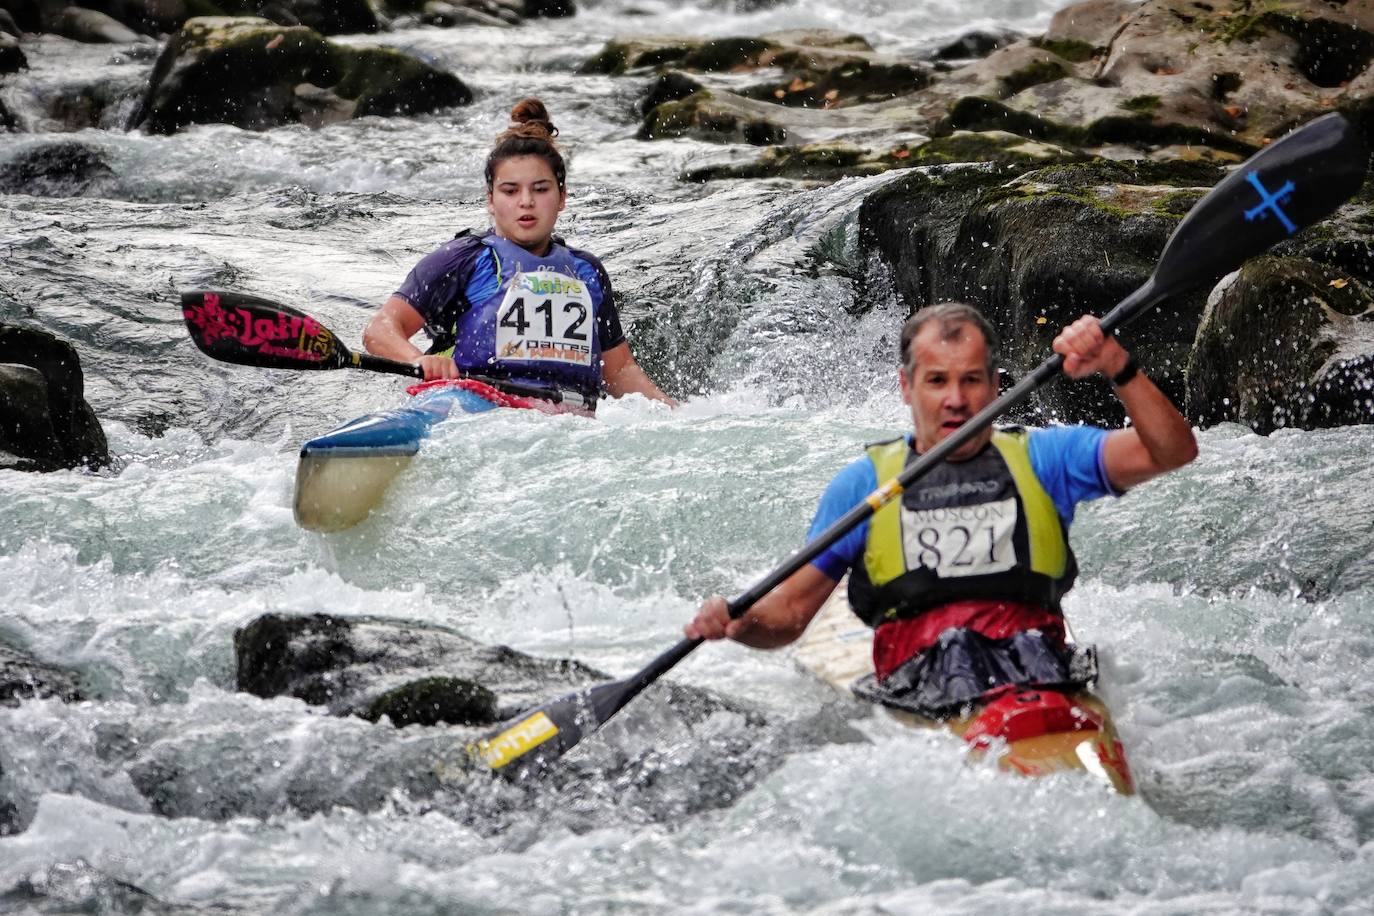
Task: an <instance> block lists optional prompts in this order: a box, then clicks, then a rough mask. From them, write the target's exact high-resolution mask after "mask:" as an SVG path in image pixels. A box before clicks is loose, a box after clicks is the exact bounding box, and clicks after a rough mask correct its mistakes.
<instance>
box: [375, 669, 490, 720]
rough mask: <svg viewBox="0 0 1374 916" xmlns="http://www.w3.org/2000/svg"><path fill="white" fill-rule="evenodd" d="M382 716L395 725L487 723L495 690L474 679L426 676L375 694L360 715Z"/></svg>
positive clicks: (376, 717) (378, 717)
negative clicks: (377, 694)
mask: <svg viewBox="0 0 1374 916" xmlns="http://www.w3.org/2000/svg"><path fill="white" fill-rule="evenodd" d="M382 716H386V717H387V718H389V719H390V720H391V724H392V725H395V726H396V727H397V728H404V727H405V726H407V725H438V724H440V723H446V724H449V725H490V724H493V723H495V722H496V694H494V693H492V692H491V691H490V690H488V689H487V688H486V687H483V686H482V685H481V684H478V683H476V682H474V681H467V680H463V679H462V678H456V677H427V678H421V679H420V680H417V681H411V682H410V683H408V684H403V685H401V686H400V687H396V688H394V689H392V690H388V691H387V692H386V693H384V694H382V695H381V696H379V697H378V698H377V699H376V700H374V701H373V702H372V705H371V706H369V707H368V709H367V712H366V713H365V714H364V715H363V718H365V719H369V720H371V721H373V722H376V721H377V720H378V719H380V718H381V717H382Z"/></svg>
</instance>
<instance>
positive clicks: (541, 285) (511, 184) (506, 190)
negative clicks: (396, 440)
mask: <svg viewBox="0 0 1374 916" xmlns="http://www.w3.org/2000/svg"><path fill="white" fill-rule="evenodd" d="M511 120H512V121H513V122H514V123H513V124H512V125H511V126H510V128H509V129H507V130H505V131H504V132H502V133H501V134H500V135H499V136H498V137H497V138H496V146H495V147H494V148H493V149H492V151H491V153H490V154H489V155H488V156H487V166H486V181H487V209H488V211H489V212H490V213H491V217H492V228H491V229H489V230H487V231H485V232H480V233H479V232H472V231H470V230H468V231H464V232H460V233H459V234H458V236H457V237H456V238H454V239H453V240H452V241H450V242H448V243H447V244H445V245H443V246H442V247H440V248H439V249H438V250H436V251H434V252H432V253H431V254H429V255H427V256H426V257H424V258H423V259H421V261H420V262H419V263H418V264H417V265H415V267H414V269H413V270H411V271H410V273H409V274H408V275H407V276H406V278H405V282H403V283H402V284H401V288H400V289H398V290H397V291H396V292H395V293H394V294H393V295H392V296H391V298H390V299H388V300H387V301H386V303H385V304H384V305H383V306H382V307H381V309H380V310H379V311H378V312H377V314H376V315H375V316H373V318H372V321H371V322H370V323H369V324H368V326H367V329H366V330H365V331H364V332H363V345H364V346H365V347H366V348H367V350H368V351H369V352H371V353H375V354H377V355H379V356H386V357H390V358H391V359H397V360H403V361H408V362H413V363H416V364H417V365H419V366H420V368H421V369H423V370H424V374H425V379H426V380H433V379H451V378H459V377H461V376H465V375H476V376H479V377H482V378H484V379H486V380H496V381H495V382H494V384H495V385H496V386H497V387H498V388H500V387H504V388H507V390H512V391H514V392H515V393H521V394H525V393H529V390H530V389H536V390H539V389H544V390H548V389H554V390H557V391H559V392H560V394H559V395H558V396H557V397H562V398H563V399H564V400H569V399H571V400H576V401H581V402H583V403H585V405H586V406H587V407H589V408H592V409H594V408H595V404H596V400H597V398H598V397H599V395H600V392H601V390H602V389H603V388H604V390H605V391H607V392H608V393H610V394H611V395H613V396H615V397H620V396H621V395H625V394H630V393H632V392H639V393H640V394H643V395H645V396H646V397H649V398H652V399H653V400H657V401H664V402H666V403H668V404H670V405H671V404H675V402H674V401H673V399H672V398H670V397H668V396H667V395H666V394H664V393H663V392H662V391H661V390H660V389H659V387H658V386H657V385H655V384H654V382H653V380H652V379H650V378H649V376H648V375H647V374H646V373H645V372H644V370H643V369H642V368H640V366H639V364H638V363H637V362H636V361H635V358H634V356H632V355H631V354H630V345H629V343H628V341H627V340H626V338H625V333H624V331H623V330H622V329H621V325H620V314H619V311H618V310H617V309H616V304H615V294H614V292H613V291H612V289H611V280H610V277H609V276H608V275H607V274H606V269H605V267H603V266H602V264H601V261H599V260H598V259H597V258H596V257H595V256H594V255H592V254H590V253H588V252H586V251H581V250H578V249H575V248H569V247H568V246H567V245H565V244H564V242H563V240H562V239H561V238H559V237H558V236H556V235H554V234H553V230H554V224H555V223H556V222H557V220H558V214H559V213H560V212H561V211H562V210H563V208H564V206H565V205H566V204H567V199H568V192H567V187H566V177H567V168H566V166H565V164H564V162H563V156H562V154H561V153H560V152H559V150H558V147H557V146H556V145H555V144H554V140H553V138H554V137H555V136H557V135H558V129H557V128H556V127H554V125H553V123H552V122H551V121H550V120H549V113H548V110H547V109H546V108H545V107H544V105H543V103H542V102H540V101H539V100H538V99H534V98H527V99H523V100H521V101H520V102H519V103H517V104H516V106H515V108H514V109H512V111H511ZM421 329H423V330H424V331H425V332H426V333H427V334H428V335H429V336H430V337H431V338H432V340H433V345H432V346H431V347H430V349H429V351H428V353H423V352H421V351H420V349H419V348H418V347H416V346H415V345H414V344H413V343H411V342H410V339H411V338H412V337H413V336H415V334H416V333H418V332H419V331H420V330H421ZM569 396H571V397H569Z"/></svg>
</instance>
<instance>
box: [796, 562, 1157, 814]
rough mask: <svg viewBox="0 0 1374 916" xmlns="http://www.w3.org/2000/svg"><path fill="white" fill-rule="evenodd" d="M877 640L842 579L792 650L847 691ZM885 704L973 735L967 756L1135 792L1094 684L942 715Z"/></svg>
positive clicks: (917, 722)
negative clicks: (1077, 775)
mask: <svg viewBox="0 0 1374 916" xmlns="http://www.w3.org/2000/svg"><path fill="white" fill-rule="evenodd" d="M872 648H873V631H872V630H870V629H869V628H868V627H867V626H866V625H865V624H864V623H863V622H862V621H861V620H859V618H858V617H856V616H854V614H853V612H851V611H850V609H849V604H848V602H847V601H846V600H845V589H844V587H843V585H841V586H840V587H839V588H837V589H836V590H835V594H834V595H832V596H831V598H830V600H829V601H827V602H826V604H825V606H824V607H822V608H821V610H820V613H819V614H817V615H816V618H815V619H814V620H813V621H811V625H810V626H809V627H808V628H807V630H806V632H805V633H804V634H803V635H802V638H801V639H800V640H798V642H797V643H796V645H795V646H794V647H793V649H792V652H793V655H794V657H795V658H796V659H797V661H798V662H799V663H800V664H801V666H802V667H804V668H806V669H807V670H809V671H811V672H812V673H814V674H816V675H817V676H818V677H820V678H821V679H822V680H824V681H826V682H828V683H830V684H832V685H833V686H835V687H836V688H838V689H840V690H844V691H848V690H849V688H850V685H851V684H853V683H854V682H855V681H857V680H858V679H859V678H861V677H863V676H865V675H868V674H872V673H873V657H872ZM883 709H884V711H885V712H886V713H887V714H889V715H891V716H892V717H894V718H896V719H897V720H899V721H901V722H903V723H905V724H907V725H911V726H914V727H918V728H944V729H948V730H949V731H951V732H953V733H954V734H956V735H958V736H959V737H961V738H963V739H964V741H966V742H967V743H968V745H969V749H970V757H972V758H975V759H976V758H978V757H981V756H983V755H985V754H988V753H992V754H996V755H997V761H998V764H999V765H1000V766H1001V767H1002V768H1003V769H1005V770H1010V771H1013V772H1016V773H1021V774H1024V775H1027V776H1043V775H1046V774H1049V773H1059V772H1064V771H1069V770H1079V771H1083V772H1086V773H1088V774H1089V775H1090V776H1092V777H1093V778H1095V779H1097V780H1098V781H1100V782H1101V783H1102V784H1103V785H1104V786H1107V787H1110V788H1111V789H1112V790H1113V791H1116V792H1119V793H1121V794H1122V795H1132V794H1134V793H1135V782H1134V780H1133V779H1132V778H1131V768H1130V765H1129V764H1128V763H1127V762H1126V754H1125V750H1124V749H1123V747H1122V744H1121V738H1120V736H1118V735H1117V731H1116V726H1115V724H1113V722H1112V716H1111V712H1110V710H1108V709H1107V706H1106V704H1104V703H1103V702H1102V699H1101V698H1100V697H1098V696H1096V695H1095V694H1093V693H1092V692H1090V691H1087V690H1082V691H1077V692H1074V693H1064V692H1061V691H1058V690H1045V689H1038V688H1036V689H1025V688H1007V689H1005V690H1003V691H1002V692H1000V693H998V694H996V695H995V696H992V697H989V698H988V699H987V700H986V702H982V703H979V704H976V705H974V706H973V707H972V708H971V709H969V710H968V711H967V713H966V714H964V715H962V716H959V717H957V718H952V719H943V720H942V719H931V718H926V717H924V716H920V715H917V714H915V713H912V712H908V711H905V710H898V709H891V708H888V707H883Z"/></svg>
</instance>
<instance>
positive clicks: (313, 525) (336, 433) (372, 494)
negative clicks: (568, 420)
mask: <svg viewBox="0 0 1374 916" xmlns="http://www.w3.org/2000/svg"><path fill="white" fill-rule="evenodd" d="M407 391H408V392H409V394H410V395H411V398H410V400H409V401H407V402H406V403H405V404H404V405H403V406H401V407H396V408H393V409H391V410H383V411H380V412H378V413H370V414H366V415H365V416H361V417H358V418H357V419H355V420H350V421H349V422H347V423H345V424H344V425H343V426H340V427H338V428H337V429H334V430H331V431H329V432H327V433H325V434H324V435H323V436H319V437H317V438H314V439H311V440H310V441H308V442H306V443H305V444H304V445H302V446H301V456H300V462H299V464H297V466H296V497H295V503H294V508H295V514H296V523H297V524H298V525H300V526H301V527H302V528H306V529H309V530H311V531H321V532H332V531H343V530H344V529H346V528H351V527H353V526H354V525H356V524H358V523H359V522H361V521H362V520H363V519H365V518H367V516H368V515H369V514H371V512H372V510H373V509H374V508H376V507H377V505H378V504H379V503H381V501H382V498H383V497H384V496H385V495H386V491H387V488H388V487H389V486H390V485H391V482H392V481H393V480H394V479H395V478H396V476H397V475H398V474H400V473H401V471H403V470H405V469H406V467H407V466H408V465H409V464H410V461H411V459H412V458H414V457H415V455H416V454H417V453H418V452H419V451H420V443H421V442H423V441H424V440H425V439H426V438H427V437H428V436H429V431H430V429H431V427H433V426H434V424H436V423H440V422H442V421H443V420H446V419H448V418H449V417H450V416H451V415H452V414H453V413H454V412H455V411H456V412H459V413H484V412H486V411H489V410H496V409H498V408H501V407H506V408H516V409H527V410H538V411H540V412H542V413H577V414H583V415H590V411H588V410H586V409H583V408H582V407H580V406H579V407H572V406H565V405H564V404H561V403H553V402H550V401H546V400H542V399H539V398H533V397H525V396H521V395H513V394H508V393H506V392H504V391H499V390H497V389H496V388H493V387H492V386H490V385H487V384H485V383H483V382H479V381H477V380H476V379H449V380H436V381H432V382H425V383H423V384H419V385H414V386H411V387H410V388H408V389H407Z"/></svg>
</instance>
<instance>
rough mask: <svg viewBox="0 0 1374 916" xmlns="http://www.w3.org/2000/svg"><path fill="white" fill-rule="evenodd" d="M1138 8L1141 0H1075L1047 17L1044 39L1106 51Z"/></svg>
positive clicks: (1055, 42)
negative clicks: (1077, 1)
mask: <svg viewBox="0 0 1374 916" xmlns="http://www.w3.org/2000/svg"><path fill="white" fill-rule="evenodd" d="M1139 7H1140V0H1085V2H1083V3H1074V4H1072V5H1070V6H1066V7H1064V8H1063V9H1061V10H1059V11H1058V12H1057V13H1055V14H1054V16H1053V18H1051V19H1050V27H1049V28H1048V29H1046V30H1045V41H1046V42H1048V43H1051V44H1060V45H1066V44H1067V45H1080V46H1083V47H1087V48H1092V49H1094V50H1096V49H1102V50H1105V49H1106V48H1108V47H1110V46H1111V43H1112V39H1114V38H1115V37H1116V34H1117V33H1118V32H1120V31H1121V29H1122V27H1123V26H1125V24H1126V23H1127V22H1128V21H1129V20H1130V18H1131V16H1132V15H1134V14H1135V12H1136V10H1137V9H1139ZM1199 10H1200V8H1199Z"/></svg>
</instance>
